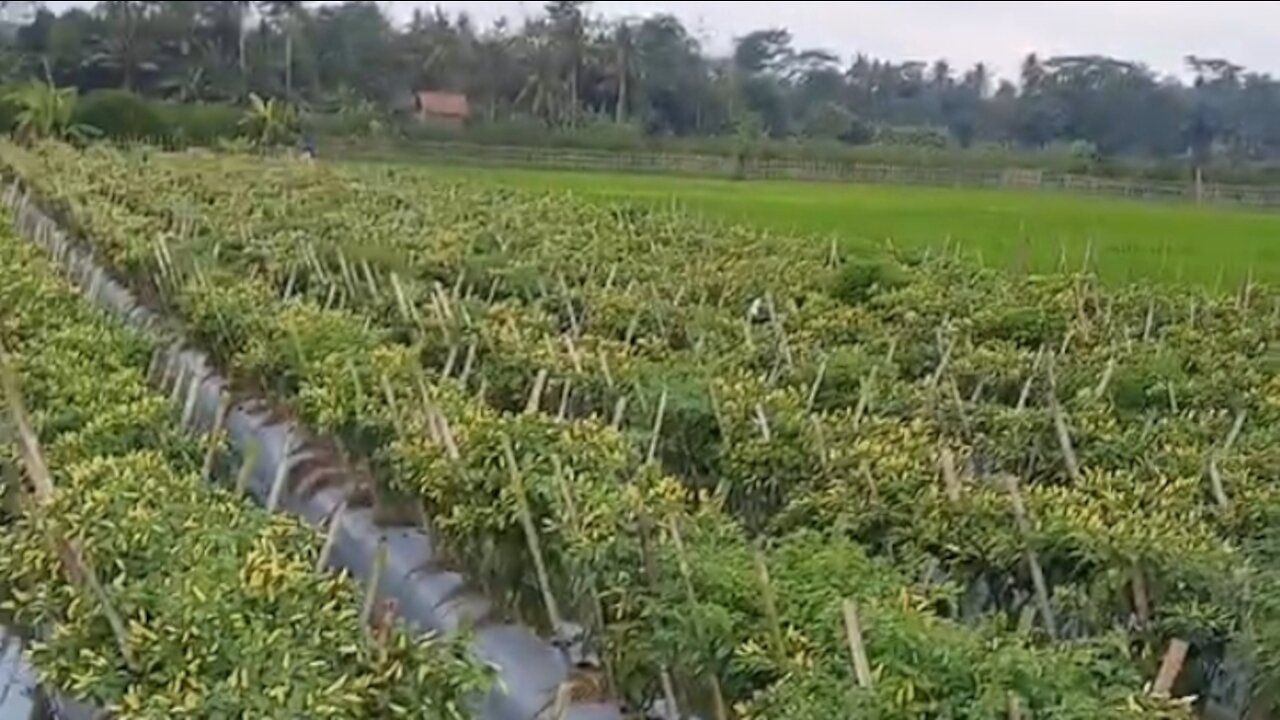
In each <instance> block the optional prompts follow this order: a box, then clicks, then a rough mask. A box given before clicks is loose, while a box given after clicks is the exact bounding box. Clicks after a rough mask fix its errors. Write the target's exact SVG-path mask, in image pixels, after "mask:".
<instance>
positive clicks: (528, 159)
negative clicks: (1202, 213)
mask: <svg viewBox="0 0 1280 720" xmlns="http://www.w3.org/2000/svg"><path fill="white" fill-rule="evenodd" d="M326 154H333V155H336V156H338V157H346V158H351V159H395V160H419V161H425V162H434V163H441V164H465V165H479V166H495V167H499V166H500V167H525V168H548V169H561V170H592V171H611V172H625V173H655V174H671V175H690V176H698V177H722V178H736V179H742V180H806V181H826V182H848V183H866V184H886V185H924V186H934V187H976V188H1005V189H1009V188H1013V189H1023V190H1041V191H1059V192H1069V193H1077V194H1085V195H1100V196H1108V197H1123V198H1133V199H1138V200H1166V201H1174V202H1199V203H1205V204H1229V205H1246V206H1250V207H1259V208H1272V207H1280V186H1277V187H1271V186H1250V185H1220V184H1214V183H1206V184H1204V185H1203V186H1202V187H1201V190H1200V192H1199V194H1198V197H1197V192H1196V188H1195V184H1194V183H1192V182H1189V181H1188V182H1186V183H1176V182H1157V181H1144V180H1121V179H1113V178H1103V177H1096V176H1091V175H1076V174H1071V173H1059V172H1048V171H1043V170H1034V169H1023V168H1011V169H981V168H958V167H925V166H905V165H879V164H872V163H860V162H852V161H847V160H829V161H822V160H792V159H763V158H751V157H747V158H737V157H731V156H724V155H698V154H691V153H662V152H610V151H602V150H579V149H571V148H547V147H516V146H499V145H475V144H467V143H443V142H402V141H401V142H395V143H391V144H388V143H378V142H371V143H351V142H347V141H335V142H334V143H332V144H329V147H328V148H327V150H326Z"/></svg>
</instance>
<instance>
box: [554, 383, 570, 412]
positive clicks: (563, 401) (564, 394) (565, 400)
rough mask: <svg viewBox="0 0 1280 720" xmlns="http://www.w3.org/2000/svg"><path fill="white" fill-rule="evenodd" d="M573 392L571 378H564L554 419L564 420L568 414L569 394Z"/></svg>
mask: <svg viewBox="0 0 1280 720" xmlns="http://www.w3.org/2000/svg"><path fill="white" fill-rule="evenodd" d="M572 393H573V380H572V379H570V378H565V381H564V385H563V386H562V388H561V390H560V409H559V410H557V411H556V420H558V421H559V422H564V421H565V418H567V417H568V415H569V396H570V395H571V394H572Z"/></svg>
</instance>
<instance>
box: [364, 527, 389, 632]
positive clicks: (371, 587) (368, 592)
mask: <svg viewBox="0 0 1280 720" xmlns="http://www.w3.org/2000/svg"><path fill="white" fill-rule="evenodd" d="M386 569H387V541H386V539H385V538H378V546H377V547H376V548H374V551H373V567H372V569H370V571H369V579H368V580H367V581H366V583H365V587H364V602H363V603H361V605H360V624H361V625H362V626H364V629H365V631H366V632H368V633H369V637H370V638H372V637H373V632H372V630H373V629H372V627H370V620H372V619H373V606H374V602H375V601H376V600H377V599H378V586H379V585H381V584H382V574H383V573H384V572H386Z"/></svg>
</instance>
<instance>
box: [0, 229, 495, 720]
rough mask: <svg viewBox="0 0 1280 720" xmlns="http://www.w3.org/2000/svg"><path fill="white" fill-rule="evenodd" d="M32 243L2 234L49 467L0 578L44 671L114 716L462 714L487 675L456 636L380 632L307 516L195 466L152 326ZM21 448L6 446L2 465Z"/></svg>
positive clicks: (5, 273) (26, 380) (13, 534)
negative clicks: (50, 487)
mask: <svg viewBox="0 0 1280 720" xmlns="http://www.w3.org/2000/svg"><path fill="white" fill-rule="evenodd" d="M36 254H37V251H36V250H35V249H34V248H33V247H30V246H27V245H26V244H25V243H23V242H22V241H19V240H17V239H15V238H14V237H13V236H12V235H11V234H10V232H9V231H7V230H6V231H5V232H4V233H2V234H0V307H3V308H4V311H3V313H0V339H2V340H3V343H4V346H5V347H6V348H8V349H9V350H10V351H11V352H12V353H13V355H12V362H13V365H14V367H13V368H11V369H12V370H13V371H14V374H15V375H16V376H17V377H18V378H20V385H21V393H22V396H23V397H22V400H23V402H24V403H25V404H26V406H27V408H28V409H29V410H30V411H31V418H32V421H33V423H34V426H35V430H36V432H37V433H38V435H39V440H40V443H41V445H42V447H43V448H44V450H45V452H46V460H47V463H48V465H49V467H50V469H51V470H52V472H53V478H54V494H53V497H52V499H51V500H49V501H48V502H47V503H44V502H40V501H38V500H31V501H29V502H27V503H24V506H23V511H22V512H21V513H20V514H19V515H18V517H16V518H14V519H12V522H10V523H9V524H7V525H6V527H5V528H4V532H2V533H0V581H2V582H0V585H2V586H3V588H4V593H5V597H4V603H5V608H6V611H8V612H12V613H13V616H14V617H16V619H17V620H18V621H19V622H21V623H24V624H26V625H27V626H29V627H32V628H37V629H38V630H40V631H41V635H40V637H39V640H38V641H37V642H35V643H34V644H33V646H32V649H31V659H32V660H33V662H34V665H35V667H36V668H37V670H38V672H39V675H40V678H41V680H42V682H43V683H45V684H46V686H47V687H49V688H50V689H52V690H56V691H58V692H61V693H65V694H67V695H70V696H72V697H75V698H79V699H84V700H87V701H91V702H93V703H94V704H96V705H98V706H99V707H104V708H110V709H111V710H112V711H113V712H114V713H115V715H114V716H117V717H121V718H174V717H286V716H288V717H331V718H387V717H416V718H432V719H436V718H451V717H463V716H464V711H465V702H466V698H467V697H468V696H469V695H470V694H471V693H473V692H477V691H479V690H480V689H481V688H483V686H484V684H485V682H486V674H485V673H484V672H483V671H482V670H481V669H480V668H479V667H478V666H477V664H476V663H475V662H474V661H473V660H471V659H469V658H468V657H467V656H466V650H465V645H464V644H463V643H460V642H457V641H450V642H447V643H446V642H443V641H440V640H437V639H433V638H423V637H415V636H412V635H410V634H408V633H407V632H403V631H399V630H396V631H394V632H393V633H391V634H390V639H389V640H387V641H386V642H385V643H375V642H372V641H371V640H370V639H369V635H368V630H367V628H365V627H363V626H362V622H361V620H360V618H359V613H360V605H361V592H360V590H359V588H358V586H357V585H356V584H355V583H354V582H353V581H352V580H351V579H350V578H349V577H346V576H345V575H342V576H335V575H326V574H320V573H317V572H316V571H315V569H314V568H315V565H316V560H317V556H318V554H319V551H320V538H319V537H317V536H316V534H315V532H314V530H312V529H311V528H308V527H307V526H305V525H303V524H301V523H300V522H298V521H295V520H292V519H286V518H284V517H282V516H274V517H273V516H270V515H268V514H267V513H264V512H262V511H261V510H259V509H257V508H255V507H254V506H253V504H252V503H250V502H248V501H247V500H246V499H243V498H239V497H236V496H235V494H234V492H232V491H230V490H224V489H221V488H218V487H211V486H209V485H207V484H206V483H204V482H202V481H201V479H200V471H201V465H202V462H203V458H204V454H205V449H204V447H203V446H202V445H201V444H199V443H197V441H196V440H195V439H194V438H192V437H190V436H188V435H187V434H185V433H184V432H183V430H182V429H181V426H180V424H179V423H178V422H177V420H176V416H175V411H174V409H173V408H172V407H171V406H170V405H169V402H168V399H167V398H165V397H163V396H161V395H159V394H158V393H155V392H153V391H152V390H151V389H150V388H149V387H148V386H147V384H146V382H145V379H144V369H145V367H146V366H147V359H148V357H149V356H150V353H151V347H150V345H149V344H148V342H147V341H146V340H144V339H143V338H142V337H140V336H138V335H136V334H134V333H132V332H129V331H126V330H124V329H122V328H119V327H118V326H117V325H115V323H114V322H113V321H112V320H110V319H108V318H105V317H102V316H100V315H98V314H96V312H95V311H93V310H91V309H90V308H89V307H88V305H86V304H85V303H84V301H83V300H82V299H81V298H79V297H78V296H77V294H76V293H75V292H74V291H73V290H72V289H71V288H70V287H68V286H67V285H66V284H65V283H64V282H63V281H62V280H60V279H58V277H57V275H56V273H55V271H54V270H53V268H52V267H51V266H50V265H49V264H48V263H46V262H45V261H43V260H42V259H40V258H37V257H36ZM0 400H4V401H5V402H6V403H7V402H9V401H10V400H12V399H11V398H4V397H2V396H0ZM5 426H6V427H8V423H7V422H6V423H5ZM17 458H18V456H17V453H16V451H15V450H14V449H13V448H11V447H10V446H9V445H8V444H7V443H6V445H5V446H4V447H3V448H0V466H2V467H3V468H5V469H6V477H9V476H10V471H12V472H13V473H15V474H16V472H17V470H16V466H17V463H18V459H17ZM73 546H74V547H76V548H77V550H76V552H77V553H78V555H79V558H78V559H77V560H75V561H71V560H69V559H68V552H70V551H69V550H68V548H70V547H73ZM85 572H88V573H92V574H94V575H95V576H96V580H97V582H99V583H101V585H102V586H103V588H105V590H104V592H105V597H106V598H107V599H106V600H105V601H104V600H103V599H102V598H101V597H99V596H97V595H96V594H95V593H93V592H91V590H90V589H89V588H90V587H91V584H90V583H89V581H87V580H86V579H85V577H83V576H82V575H81V573H85ZM104 605H107V606H105V607H104ZM112 615H115V616H118V618H119V622H120V629H119V630H118V631H117V629H115V628H113V627H112V617H111V616H112ZM121 633H123V634H121Z"/></svg>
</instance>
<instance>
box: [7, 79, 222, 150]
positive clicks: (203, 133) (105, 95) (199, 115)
mask: <svg viewBox="0 0 1280 720" xmlns="http://www.w3.org/2000/svg"><path fill="white" fill-rule="evenodd" d="M242 115H243V110H241V109H240V108H237V107H235V106H233V105H225V104H217V103H172V102H166V101H163V100H153V99H149V98H144V97H142V96H140V95H135V94H134V93H131V92H128V91H126V90H95V91H93V92H91V93H88V94H87V95H83V96H81V97H80V100H79V102H78V103H77V104H76V110H75V121H76V122H78V123H84V124H86V125H92V126H93V127H95V128H97V129H98V130H100V131H102V136H103V137H105V138H108V139H112V140H147V141H152V142H159V143H161V144H165V145H178V146H186V145H212V144H214V143H216V142H218V141H219V140H224V139H230V138H234V137H236V136H237V135H238V134H239V132H240V128H239V123H240V118H241V116H242ZM4 120H5V116H4V115H3V112H2V111H0V121H4ZM5 126H6V127H11V126H12V119H10V120H9V122H7V123H6V125H5Z"/></svg>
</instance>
